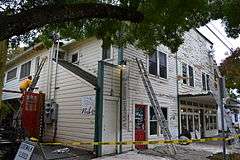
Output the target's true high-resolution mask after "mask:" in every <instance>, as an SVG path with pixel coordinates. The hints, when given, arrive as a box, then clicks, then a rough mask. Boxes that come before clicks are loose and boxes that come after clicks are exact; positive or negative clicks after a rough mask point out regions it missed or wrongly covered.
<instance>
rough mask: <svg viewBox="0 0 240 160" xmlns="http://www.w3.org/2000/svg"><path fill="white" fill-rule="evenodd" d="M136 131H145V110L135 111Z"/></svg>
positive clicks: (138, 109)
mask: <svg viewBox="0 0 240 160" xmlns="http://www.w3.org/2000/svg"><path fill="white" fill-rule="evenodd" d="M135 129H145V114H144V108H136V109H135Z"/></svg>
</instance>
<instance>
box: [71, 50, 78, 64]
mask: <svg viewBox="0 0 240 160" xmlns="http://www.w3.org/2000/svg"><path fill="white" fill-rule="evenodd" d="M76 54H77V56H78V57H77V61H76V62H73V61H72V56H73V55H76ZM70 56H71V57H70V61H71V63H73V64H79V62H80V54H79V51H76V52H74V53H73V54H71V55H70Z"/></svg>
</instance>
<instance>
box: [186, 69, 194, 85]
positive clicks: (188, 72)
mask: <svg viewBox="0 0 240 160" xmlns="http://www.w3.org/2000/svg"><path fill="white" fill-rule="evenodd" d="M189 66H190V67H192V70H193V86H191V85H190V74H189ZM187 72H188V85H189V86H190V87H195V74H194V67H193V66H191V65H188V67H187Z"/></svg>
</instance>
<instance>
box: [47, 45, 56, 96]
mask: <svg viewBox="0 0 240 160" xmlns="http://www.w3.org/2000/svg"><path fill="white" fill-rule="evenodd" d="M54 50H55V47H54V44H53V45H52V48H51V50H50V53H49V62H48V83H47V100H51V88H52V58H53V53H54Z"/></svg>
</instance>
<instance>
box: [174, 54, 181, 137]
mask: <svg viewBox="0 0 240 160" xmlns="http://www.w3.org/2000/svg"><path fill="white" fill-rule="evenodd" d="M175 54H176V56H175V57H176V83H177V86H176V92H177V108H178V137H180V130H181V129H180V127H181V126H180V125H181V123H180V119H181V118H180V116H181V115H180V111H181V109H180V104H179V95H178V92H179V86H178V83H179V81H178V56H177V52H176V53H175Z"/></svg>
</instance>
